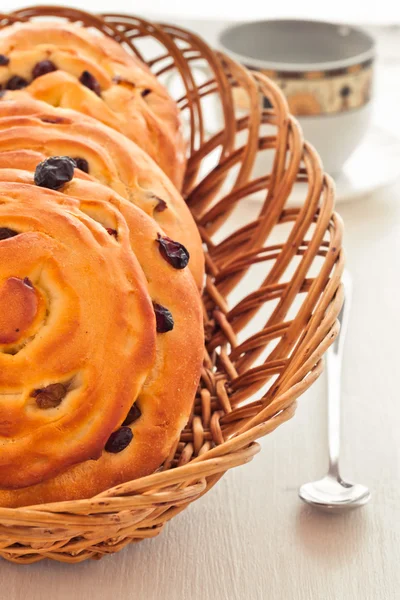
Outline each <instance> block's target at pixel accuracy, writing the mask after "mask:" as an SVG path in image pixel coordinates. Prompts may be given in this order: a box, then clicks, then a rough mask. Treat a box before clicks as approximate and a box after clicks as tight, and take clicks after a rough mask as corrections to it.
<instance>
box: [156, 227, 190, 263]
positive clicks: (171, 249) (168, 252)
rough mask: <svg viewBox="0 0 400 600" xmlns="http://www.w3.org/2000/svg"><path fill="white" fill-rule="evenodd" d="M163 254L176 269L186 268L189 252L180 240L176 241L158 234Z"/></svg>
mask: <svg viewBox="0 0 400 600" xmlns="http://www.w3.org/2000/svg"><path fill="white" fill-rule="evenodd" d="M156 241H157V242H158V244H159V250H160V254H161V256H162V257H163V258H164V259H165V260H166V261H167V262H169V264H170V265H172V266H173V267H174V269H184V268H185V267H186V265H187V264H188V262H189V258H190V255H189V252H188V251H187V250H186V248H185V246H183V245H182V244H180V243H179V242H174V240H171V238H169V237H167V236H161V235H160V234H159V233H158V234H157V240H156Z"/></svg>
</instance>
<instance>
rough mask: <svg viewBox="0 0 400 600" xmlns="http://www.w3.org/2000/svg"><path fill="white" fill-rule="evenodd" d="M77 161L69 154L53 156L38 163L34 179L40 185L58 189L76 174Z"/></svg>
mask: <svg viewBox="0 0 400 600" xmlns="http://www.w3.org/2000/svg"><path fill="white" fill-rule="evenodd" d="M74 168H75V162H74V161H73V160H72V158H69V156H52V157H50V158H46V160H44V161H42V162H41V163H39V164H38V166H37V167H36V170H35V177H34V181H35V184H36V185H39V186H40V187H45V188H49V189H50V190H58V189H60V188H62V186H63V185H64V184H65V183H68V181H71V179H72V178H73V176H74Z"/></svg>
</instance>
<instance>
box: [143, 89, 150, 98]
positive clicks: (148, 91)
mask: <svg viewBox="0 0 400 600" xmlns="http://www.w3.org/2000/svg"><path fill="white" fill-rule="evenodd" d="M151 92H152V90H150V89H149V88H146V89H144V90H142V91H141V92H140V93H141V95H142V98H146V96H148V95H149V94H151Z"/></svg>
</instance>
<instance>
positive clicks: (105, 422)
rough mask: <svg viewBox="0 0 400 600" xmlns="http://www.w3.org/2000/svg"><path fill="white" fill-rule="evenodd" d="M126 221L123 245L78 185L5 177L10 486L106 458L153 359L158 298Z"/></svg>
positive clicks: (3, 435)
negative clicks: (71, 188) (84, 203)
mask: <svg viewBox="0 0 400 600" xmlns="http://www.w3.org/2000/svg"><path fill="white" fill-rule="evenodd" d="M55 196H61V197H62V198H64V199H65V202H66V205H64V206H63V205H61V203H60V202H57V201H56V198H55ZM103 209H104V215H107V219H109V220H110V221H112V222H114V219H116V218H117V217H118V213H117V211H115V210H114V209H113V208H112V207H111V206H107V205H104V207H103ZM119 221H120V222H119V224H118V226H119V227H121V235H120V238H119V239H120V243H118V244H117V243H116V241H115V240H114V239H113V238H112V237H111V236H110V235H109V234H108V233H107V231H106V230H105V229H104V227H103V226H102V225H101V224H100V223H98V222H96V221H95V220H94V219H93V218H90V217H88V216H87V214H86V213H85V212H84V211H83V210H80V209H79V203H77V202H76V201H74V200H69V201H68V196H65V197H63V196H62V195H61V194H56V193H55V192H51V191H48V190H45V189H43V188H39V187H36V186H33V185H23V184H17V183H2V184H1V188H0V238H1V241H0V390H1V393H0V448H1V450H0V484H1V487H6V488H20V487H24V486H27V485H32V484H35V483H37V482H39V481H43V480H45V479H48V478H49V477H52V476H54V475H55V474H57V473H59V472H60V471H64V470H65V469H66V468H68V467H69V466H70V465H73V464H76V463H78V462H82V461H86V460H88V459H96V458H98V457H99V456H100V455H101V453H102V450H103V448H104V444H105V443H106V442H107V440H108V438H109V436H110V434H111V432H112V431H113V430H114V429H115V428H116V427H117V426H118V424H119V423H120V422H121V420H123V419H124V417H125V415H126V413H127V411H128V410H129V408H130V407H131V405H132V403H133V402H134V401H135V399H136V398H137V396H138V394H139V392H140V391H141V390H142V388H143V385H144V382H145V380H146V377H147V375H148V373H149V371H150V369H151V368H152V367H153V364H154V360H155V341H156V335H155V319H154V312H153V307H152V303H151V300H150V298H149V295H148V293H147V284H146V280H145V277H144V276H143V272H142V269H141V268H140V266H139V264H138V262H137V260H136V259H135V256H134V254H133V253H132V251H131V248H130V244H129V231H128V228H127V225H126V223H125V222H124V221H123V219H122V218H120V219H119ZM99 273H101V276H99ZM49 386H52V387H51V388H50V387H49Z"/></svg>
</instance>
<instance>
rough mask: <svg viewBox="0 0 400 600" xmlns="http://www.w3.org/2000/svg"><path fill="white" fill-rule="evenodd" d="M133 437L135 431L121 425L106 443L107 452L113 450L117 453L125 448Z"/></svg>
mask: <svg viewBox="0 0 400 600" xmlns="http://www.w3.org/2000/svg"><path fill="white" fill-rule="evenodd" d="M132 439H133V433H132V431H131V430H130V429H129V427H120V428H119V429H117V431H114V432H113V433H112V434H111V435H110V437H109V438H108V441H107V443H106V445H105V450H106V452H112V453H113V454H117V453H118V452H122V450H125V448H126V447H127V446H129V444H130V443H131V441H132Z"/></svg>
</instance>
